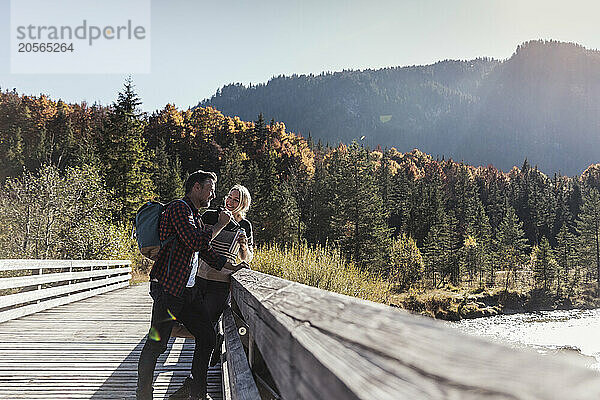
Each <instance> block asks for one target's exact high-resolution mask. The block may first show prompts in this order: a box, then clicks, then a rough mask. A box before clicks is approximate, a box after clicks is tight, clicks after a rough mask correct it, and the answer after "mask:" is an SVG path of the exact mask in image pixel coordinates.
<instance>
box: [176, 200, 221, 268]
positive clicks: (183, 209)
mask: <svg viewBox="0 0 600 400" xmlns="http://www.w3.org/2000/svg"><path fill="white" fill-rule="evenodd" d="M171 207H172V209H171V219H172V222H173V226H174V227H175V232H176V233H177V238H178V240H179V241H181V243H183V244H184V245H185V246H187V247H189V248H190V249H192V250H193V251H197V252H198V256H200V258H202V259H203V260H204V261H205V262H206V263H207V264H208V265H210V266H211V267H213V268H214V269H216V270H221V269H222V268H223V266H224V265H225V263H226V262H227V260H226V258H225V257H223V256H221V255H219V254H218V253H217V252H216V251H215V250H214V249H213V248H212V247H211V246H210V241H211V240H212V229H211V228H208V229H204V230H201V229H198V228H196V224H195V221H194V215H193V213H192V212H191V209H190V207H189V206H188V205H187V204H183V201H177V202H175V203H174V204H173V205H172V206H171Z"/></svg>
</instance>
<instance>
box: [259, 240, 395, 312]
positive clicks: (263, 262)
mask: <svg viewBox="0 0 600 400" xmlns="http://www.w3.org/2000/svg"><path fill="white" fill-rule="evenodd" d="M252 269H255V270H258V271H260V272H264V273H266V274H270V275H274V276H278V277H280V278H283V279H287V280H290V281H294V282H299V283H303V284H305V285H309V286H314V287H318V288H320V289H324V290H329V291H332V292H337V293H341V294H346V295H349V296H354V297H358V298H361V299H365V300H371V301H376V302H379V303H385V304H388V303H389V300H390V298H391V291H390V285H389V284H388V282H387V281H386V280H385V279H382V278H381V277H379V276H377V275H374V274H372V273H369V272H367V271H363V270H361V269H359V268H358V267H357V266H355V265H354V264H353V263H352V262H348V261H346V259H345V258H344V257H343V256H342V255H341V254H340V251H339V250H338V249H336V248H332V247H329V246H321V245H308V244H306V243H302V244H296V243H295V244H291V245H286V246H281V245H273V244H269V245H264V246H260V247H258V248H257V249H256V250H255V254H254V259H253V261H252Z"/></svg>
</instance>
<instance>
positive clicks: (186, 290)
mask: <svg viewBox="0 0 600 400" xmlns="http://www.w3.org/2000/svg"><path fill="white" fill-rule="evenodd" d="M216 182H217V176H216V175H215V173H214V172H205V171H196V172H194V173H192V174H191V175H190V176H189V177H188V179H187V180H186V182H185V193H186V194H185V197H184V198H183V199H181V200H180V201H173V202H171V203H170V204H169V205H168V206H167V208H166V209H165V211H164V212H163V214H162V215H161V217H160V223H159V233H160V239H161V240H167V239H168V238H170V237H174V238H175V239H174V240H171V242H169V243H168V244H167V245H165V246H163V247H162V248H161V250H160V252H159V253H158V258H157V260H156V262H155V263H154V265H153V267H152V270H151V271H150V296H152V299H153V300H154V303H153V305H152V321H151V327H150V332H149V333H148V337H147V340H146V344H145V345H144V348H143V349H142V352H141V355H140V360H139V363H138V381H137V392H136V394H137V399H138V400H140V399H143V400H146V399H148V400H150V399H152V380H153V377H154V369H155V366H156V360H157V359H158V357H159V356H160V354H162V353H163V352H164V351H165V350H166V348H167V342H168V341H169V337H170V336H171V331H172V329H173V326H174V325H175V320H177V321H179V322H181V323H182V324H183V325H184V326H185V327H186V328H187V329H188V331H189V332H190V333H191V334H192V335H193V336H194V338H195V350H194V358H193V361H192V377H193V378H192V379H191V381H190V396H189V399H204V398H205V397H206V374H207V370H208V363H209V360H210V356H211V353H212V350H213V348H214V347H215V340H216V339H215V337H216V335H215V330H214V325H215V323H216V322H217V320H218V318H219V316H220V314H221V312H222V311H223V308H224V307H225V305H226V303H227V298H228V295H229V276H230V275H231V274H232V273H233V272H235V271H237V270H239V269H240V268H248V264H247V263H248V262H249V261H250V260H251V258H252V226H251V225H250V223H249V222H248V221H247V220H245V219H244V216H245V212H246V211H247V210H248V207H249V206H250V194H249V193H248V190H247V189H246V188H245V187H243V186H241V185H236V186H234V187H233V188H232V189H231V190H230V192H229V195H228V196H227V198H226V199H225V210H223V211H221V212H220V213H218V212H213V211H208V212H206V213H205V214H203V215H202V217H201V216H200V212H199V209H201V208H207V207H208V206H209V205H210V201H211V200H212V199H214V198H215V185H216ZM208 225H212V227H210V226H208ZM237 226H239V227H241V228H244V230H245V232H247V234H244V233H241V234H240V235H239V237H238V243H239V249H240V250H239V256H240V258H241V259H242V262H240V263H239V264H235V259H233V258H230V259H227V258H226V257H224V256H222V255H220V254H219V253H217V252H216V251H215V249H214V248H213V246H212V245H211V241H212V240H213V238H215V237H216V236H217V235H218V234H219V233H220V232H221V231H222V230H228V229H229V230H230V229H232V228H233V229H235V228H237ZM216 351H218V349H217V350H216Z"/></svg>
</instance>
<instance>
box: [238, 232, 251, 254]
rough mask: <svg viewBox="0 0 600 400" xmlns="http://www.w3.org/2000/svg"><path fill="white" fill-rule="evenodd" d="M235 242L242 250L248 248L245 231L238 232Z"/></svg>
mask: <svg viewBox="0 0 600 400" xmlns="http://www.w3.org/2000/svg"><path fill="white" fill-rule="evenodd" d="M237 242H238V244H239V245H240V248H241V249H242V250H243V251H247V250H248V238H247V237H246V232H242V233H240V235H239V236H238V239H237Z"/></svg>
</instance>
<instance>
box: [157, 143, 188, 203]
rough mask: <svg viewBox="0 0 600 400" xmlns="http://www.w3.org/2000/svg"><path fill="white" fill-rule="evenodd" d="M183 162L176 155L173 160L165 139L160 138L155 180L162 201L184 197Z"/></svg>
mask: <svg viewBox="0 0 600 400" xmlns="http://www.w3.org/2000/svg"><path fill="white" fill-rule="evenodd" d="M180 170H181V163H180V162H179V158H178V157H176V158H175V160H174V161H171V159H170V157H169V154H168V153H167V150H166V147H165V141H164V139H163V138H160V140H159V142H158V146H157V148H156V149H155V150H154V163H153V174H152V175H153V181H154V187H155V193H156V195H157V196H158V199H159V200H161V201H164V202H166V201H170V200H174V199H177V198H181V197H183V195H184V193H183V182H182V180H181V176H180V175H179V174H180Z"/></svg>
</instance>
